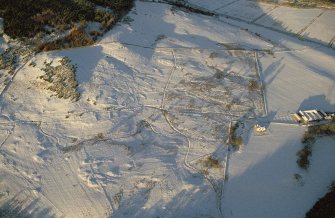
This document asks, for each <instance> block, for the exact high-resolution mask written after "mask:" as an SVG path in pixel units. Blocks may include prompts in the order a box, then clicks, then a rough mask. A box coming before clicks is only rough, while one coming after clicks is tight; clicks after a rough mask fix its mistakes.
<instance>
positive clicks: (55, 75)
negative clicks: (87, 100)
mask: <svg viewBox="0 0 335 218" xmlns="http://www.w3.org/2000/svg"><path fill="white" fill-rule="evenodd" d="M59 63H60V65H58V66H56V67H54V66H52V62H49V63H48V62H44V65H45V66H44V68H43V69H42V70H43V71H44V72H45V74H44V75H42V76H40V79H43V80H44V81H46V82H48V83H49V86H48V88H47V89H48V90H50V91H52V92H54V93H55V95H56V96H57V97H58V98H64V99H71V100H72V101H78V100H79V98H80V93H79V91H78V90H77V87H78V82H77V80H76V70H77V69H76V66H74V65H72V64H71V61H70V59H69V58H67V57H65V58H63V59H61V60H60V61H59Z"/></svg>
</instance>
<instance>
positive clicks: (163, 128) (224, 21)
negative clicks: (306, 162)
mask: <svg viewBox="0 0 335 218" xmlns="http://www.w3.org/2000/svg"><path fill="white" fill-rule="evenodd" d="M212 1H213V4H211V5H210V7H209V9H210V10H216V9H218V11H221V10H226V9H224V8H225V7H222V6H223V5H227V8H228V7H232V9H231V10H228V9H227V12H229V13H234V12H233V11H234V10H235V9H237V8H239V9H241V8H242V9H241V10H246V11H247V10H248V9H249V8H250V7H249V6H250V4H252V5H254V6H255V7H253V9H252V10H248V11H249V12H250V13H253V12H254V11H256V12H257V14H259V15H262V14H264V13H266V12H267V11H268V10H271V9H272V7H273V8H274V7H275V6H273V5H271V6H266V7H263V6H259V5H258V3H255V2H253V3H250V2H245V1H241V2H240V3H239V2H235V3H233V4H230V3H232V2H229V1H224V2H223V1H214V0H212ZM192 3H193V4H198V5H199V6H201V7H206V4H204V1H196V0H194V1H192ZM221 3H222V4H221ZM239 4H242V5H239ZM229 5H230V6H229ZM248 5H249V6H248ZM206 8H208V7H206ZM233 9H234V10H233ZM262 10H265V11H263V12H262ZM222 12H223V11H222ZM243 14H244V15H243V16H247V17H248V18H249V17H250V18H251V16H252V19H255V18H257V16H258V15H257V16H254V15H253V14H251V15H250V14H248V13H243ZM249 15H250V16H249ZM232 16H233V15H232ZM234 16H235V15H234ZM265 17H267V16H265ZM265 17H264V18H265ZM259 21H262V20H261V19H260V20H259ZM285 22H289V21H285ZM239 25H249V26H248V28H251V29H249V30H247V28H245V27H244V26H241V27H239ZM292 25H293V24H292ZM293 26H294V25H293ZM293 26H292V28H293ZM299 28H300V27H299ZM254 31H256V32H257V31H259V32H261V35H262V36H259V35H258V36H257V35H254V34H253V33H254ZM251 32H252V33H251ZM325 34H328V33H325ZM272 36H273V37H272ZM263 37H264V38H263ZM325 37H326V36H325ZM327 37H328V35H327ZM269 39H270V40H271V41H269ZM0 43H1V46H0V47H1V48H6V46H7V45H6V42H5V40H1V41H0ZM63 57H69V58H70V60H71V63H72V64H74V65H76V67H77V68H76V69H77V70H76V78H77V80H78V91H79V92H80V94H81V98H80V100H79V101H77V102H73V101H71V100H66V99H62V98H61V99H59V98H57V97H56V96H55V93H54V92H52V91H50V90H48V86H49V83H48V82H47V81H45V80H42V79H41V78H42V77H41V76H43V75H44V74H45V72H44V71H43V68H45V66H46V64H47V63H49V62H50V61H52V63H51V65H52V66H54V67H56V66H58V65H60V64H61V63H60V60H61V59H62V58H63ZM29 58H30V59H29V61H28V62H24V60H21V62H20V63H19V66H18V67H17V70H16V71H15V72H14V74H13V75H10V76H8V78H10V79H8V83H7V84H1V90H2V92H1V95H0V96H1V99H0V214H1V216H4V217H25V216H27V215H28V216H31V217H303V215H304V213H305V212H307V211H308V209H309V208H310V207H311V206H312V205H313V204H314V202H315V201H316V200H317V199H318V198H319V197H321V196H322V195H324V194H325V193H326V192H327V186H328V185H329V184H330V183H331V181H332V180H334V179H335V175H334V172H335V169H334V168H335V167H334V165H333V164H332V156H333V155H332V154H334V153H335V147H334V146H332V145H333V144H334V139H332V138H325V139H322V140H320V141H319V142H318V143H317V144H316V146H315V151H313V152H314V153H313V157H312V162H311V168H310V170H309V171H303V170H301V169H299V168H298V167H297V164H296V162H295V161H296V152H297V151H298V150H299V149H301V147H302V145H301V143H300V138H301V136H302V134H303V132H304V130H305V127H302V126H296V125H288V124H289V123H287V119H289V118H288V114H289V113H290V112H295V111H296V110H297V109H299V108H301V109H309V108H314V107H318V108H324V109H325V110H332V109H333V108H334V105H335V91H334V90H335V83H334V77H335V71H334V67H335V66H334V63H335V52H334V50H332V49H330V48H327V47H324V46H321V45H318V44H313V43H312V42H301V41H299V40H298V39H296V38H295V37H293V36H290V35H285V34H282V33H278V32H275V31H272V30H269V29H264V28H263V29H262V27H259V26H253V24H250V23H241V22H240V21H236V20H229V19H228V18H224V17H223V18H217V17H210V16H204V15H200V14H194V13H189V12H185V11H183V10H179V9H178V8H176V7H173V6H171V5H168V4H162V3H150V2H141V1H137V2H136V6H135V7H134V8H133V10H132V11H131V12H130V13H129V14H128V15H127V17H126V19H124V21H123V22H120V23H119V24H118V25H117V26H116V27H115V28H114V29H113V30H112V31H110V32H108V33H107V34H106V35H105V36H104V38H103V39H102V40H101V41H100V42H99V43H97V44H96V45H94V46H91V47H85V48H77V49H70V50H63V51H54V52H47V53H40V54H37V55H35V56H32V57H30V56H29ZM24 63H26V64H24ZM1 73H3V74H5V73H6V72H5V71H4V70H2V71H1ZM252 82H255V83H256V84H258V86H257V87H258V88H252V87H250V84H251V83H252ZM262 84H263V85H262ZM257 120H258V121H262V122H263V124H265V125H269V126H268V131H267V134H266V135H264V136H257V135H256V134H255V133H254V131H253V129H252V127H253V125H254V124H255V123H256V121H257ZM232 121H239V122H240V123H241V124H242V128H241V131H242V135H243V141H244V143H243V145H242V146H241V149H240V150H239V151H233V150H232V149H231V148H230V146H229V144H228V143H227V142H228V138H229V137H228V134H229V126H230V125H231V122H232ZM267 121H273V122H272V123H271V124H269V123H268V122H267ZM213 160H214V161H213ZM211 161H212V162H211ZM215 161H216V162H215ZM295 174H299V175H300V176H301V179H299V180H296V179H294V178H295V177H294V175H295Z"/></svg>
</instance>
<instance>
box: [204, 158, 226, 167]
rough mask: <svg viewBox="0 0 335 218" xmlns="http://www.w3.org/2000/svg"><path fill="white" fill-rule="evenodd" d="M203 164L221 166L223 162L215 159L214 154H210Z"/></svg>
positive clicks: (205, 165)
mask: <svg viewBox="0 0 335 218" xmlns="http://www.w3.org/2000/svg"><path fill="white" fill-rule="evenodd" d="M202 164H203V166H204V167H206V168H207V169H208V168H220V167H221V164H220V161H219V160H217V159H215V158H214V157H212V156H208V157H207V158H206V159H205V160H203V162H202Z"/></svg>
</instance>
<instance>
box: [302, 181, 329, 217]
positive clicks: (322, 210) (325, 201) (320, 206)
mask: <svg viewBox="0 0 335 218" xmlns="http://www.w3.org/2000/svg"><path fill="white" fill-rule="evenodd" d="M317 217H322V218H334V217H335V182H333V184H332V185H331V186H330V188H329V192H328V193H327V194H326V195H325V196H323V197H322V198H320V199H319V200H318V201H317V202H316V204H315V205H314V206H313V207H312V209H310V210H309V211H308V212H307V214H306V218H317Z"/></svg>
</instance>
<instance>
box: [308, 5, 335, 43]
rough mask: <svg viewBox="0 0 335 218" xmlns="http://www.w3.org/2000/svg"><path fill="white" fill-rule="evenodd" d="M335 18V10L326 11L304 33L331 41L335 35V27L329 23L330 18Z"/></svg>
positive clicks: (324, 40) (310, 36)
mask: <svg viewBox="0 0 335 218" xmlns="http://www.w3.org/2000/svg"><path fill="white" fill-rule="evenodd" d="M334 19H335V11H330V10H327V11H325V12H324V13H323V14H322V15H321V16H320V17H319V18H318V19H317V20H316V21H315V22H314V23H312V25H310V26H309V27H308V28H307V29H306V31H305V32H303V34H302V35H304V36H305V37H308V38H315V39H318V40H321V41H323V42H326V43H331V42H332V40H333V39H334V37H335V34H334V33H335V27H334V26H333V25H329V21H330V20H334Z"/></svg>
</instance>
